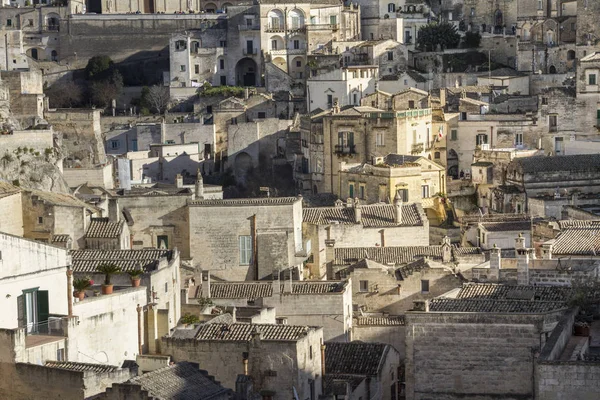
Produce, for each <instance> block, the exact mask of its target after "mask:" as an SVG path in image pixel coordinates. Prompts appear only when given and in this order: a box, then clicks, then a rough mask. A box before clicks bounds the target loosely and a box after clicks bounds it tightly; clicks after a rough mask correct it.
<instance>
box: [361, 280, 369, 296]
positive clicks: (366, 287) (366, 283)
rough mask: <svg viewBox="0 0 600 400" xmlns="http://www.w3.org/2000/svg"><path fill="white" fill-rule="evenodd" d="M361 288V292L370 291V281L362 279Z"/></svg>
mask: <svg viewBox="0 0 600 400" xmlns="http://www.w3.org/2000/svg"><path fill="white" fill-rule="evenodd" d="M359 284H360V289H359V291H361V292H363V293H364V292H368V291H369V281H360V282H359Z"/></svg>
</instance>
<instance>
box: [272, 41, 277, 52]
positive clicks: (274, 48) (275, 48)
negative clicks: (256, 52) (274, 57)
mask: <svg viewBox="0 0 600 400" xmlns="http://www.w3.org/2000/svg"><path fill="white" fill-rule="evenodd" d="M271 50H277V40H271Z"/></svg>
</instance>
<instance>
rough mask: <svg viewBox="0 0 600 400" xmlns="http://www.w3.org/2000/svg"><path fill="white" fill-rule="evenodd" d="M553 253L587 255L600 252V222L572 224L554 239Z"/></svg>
mask: <svg viewBox="0 0 600 400" xmlns="http://www.w3.org/2000/svg"><path fill="white" fill-rule="evenodd" d="M552 254H555V255H586V256H587V255H589V256H595V255H598V254H600V224H599V223H594V222H593V221H590V223H589V224H580V225H572V226H571V227H569V228H566V229H564V230H563V231H562V232H561V233H560V234H559V235H558V236H557V237H556V239H554V246H553V247H552Z"/></svg>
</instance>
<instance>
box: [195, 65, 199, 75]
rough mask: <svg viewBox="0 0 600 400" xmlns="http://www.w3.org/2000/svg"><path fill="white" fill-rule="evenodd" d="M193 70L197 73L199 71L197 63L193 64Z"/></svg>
mask: <svg viewBox="0 0 600 400" xmlns="http://www.w3.org/2000/svg"><path fill="white" fill-rule="evenodd" d="M194 72H195V73H196V74H199V73H200V66H199V65H198V64H196V65H194Z"/></svg>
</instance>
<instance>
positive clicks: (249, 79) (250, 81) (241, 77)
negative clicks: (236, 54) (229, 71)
mask: <svg viewBox="0 0 600 400" xmlns="http://www.w3.org/2000/svg"><path fill="white" fill-rule="evenodd" d="M257 73H258V68H257V66H256V62H255V61H254V60H253V59H251V58H248V57H245V58H242V59H241V60H240V61H238V63H237V64H236V65H235V80H236V83H237V85H238V86H258V80H257Z"/></svg>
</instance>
